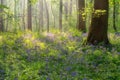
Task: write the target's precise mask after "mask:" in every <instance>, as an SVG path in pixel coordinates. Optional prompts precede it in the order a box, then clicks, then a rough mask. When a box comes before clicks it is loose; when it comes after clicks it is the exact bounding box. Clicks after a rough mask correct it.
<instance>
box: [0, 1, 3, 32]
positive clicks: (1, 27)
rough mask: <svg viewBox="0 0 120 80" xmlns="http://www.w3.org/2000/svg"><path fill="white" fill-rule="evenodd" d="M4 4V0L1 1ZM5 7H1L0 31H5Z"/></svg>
mask: <svg viewBox="0 0 120 80" xmlns="http://www.w3.org/2000/svg"><path fill="white" fill-rule="evenodd" d="M0 4H1V5H3V0H1V2H0ZM2 14H3V8H0V31H4V22H3V15H2Z"/></svg>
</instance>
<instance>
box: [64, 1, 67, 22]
mask: <svg viewBox="0 0 120 80" xmlns="http://www.w3.org/2000/svg"><path fill="white" fill-rule="evenodd" d="M64 10H65V19H66V20H67V19H68V1H67V0H66V1H65V3H64Z"/></svg>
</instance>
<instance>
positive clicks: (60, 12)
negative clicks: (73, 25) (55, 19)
mask: <svg viewBox="0 0 120 80" xmlns="http://www.w3.org/2000/svg"><path fill="white" fill-rule="evenodd" d="M62 4H63V1H62V0H60V9H59V30H60V31H62V8H63V5H62Z"/></svg>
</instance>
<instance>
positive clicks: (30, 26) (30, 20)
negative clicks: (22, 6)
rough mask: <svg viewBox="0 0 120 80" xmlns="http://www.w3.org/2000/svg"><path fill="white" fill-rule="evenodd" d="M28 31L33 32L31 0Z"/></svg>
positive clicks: (29, 3) (29, 0)
mask: <svg viewBox="0 0 120 80" xmlns="http://www.w3.org/2000/svg"><path fill="white" fill-rule="evenodd" d="M27 6H28V23H27V24H28V30H30V31H32V3H31V0H28V3H27Z"/></svg>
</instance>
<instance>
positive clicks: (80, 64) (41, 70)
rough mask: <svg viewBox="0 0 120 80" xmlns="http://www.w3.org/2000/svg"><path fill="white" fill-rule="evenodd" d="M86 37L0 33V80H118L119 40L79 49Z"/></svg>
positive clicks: (119, 64) (119, 74) (112, 37)
mask: <svg viewBox="0 0 120 80" xmlns="http://www.w3.org/2000/svg"><path fill="white" fill-rule="evenodd" d="M85 39H86V34H82V33H80V32H77V31H74V32H73V31H71V30H70V31H68V32H62V33H60V32H55V31H53V33H41V34H39V33H32V32H24V33H23V32H14V33H10V32H6V33H0V80H120V36H119V35H114V34H113V33H111V34H110V35H109V39H110V42H111V44H112V46H109V47H104V46H94V45H89V46H87V45H86V46H83V45H82V44H83V42H84V40H85Z"/></svg>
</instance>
